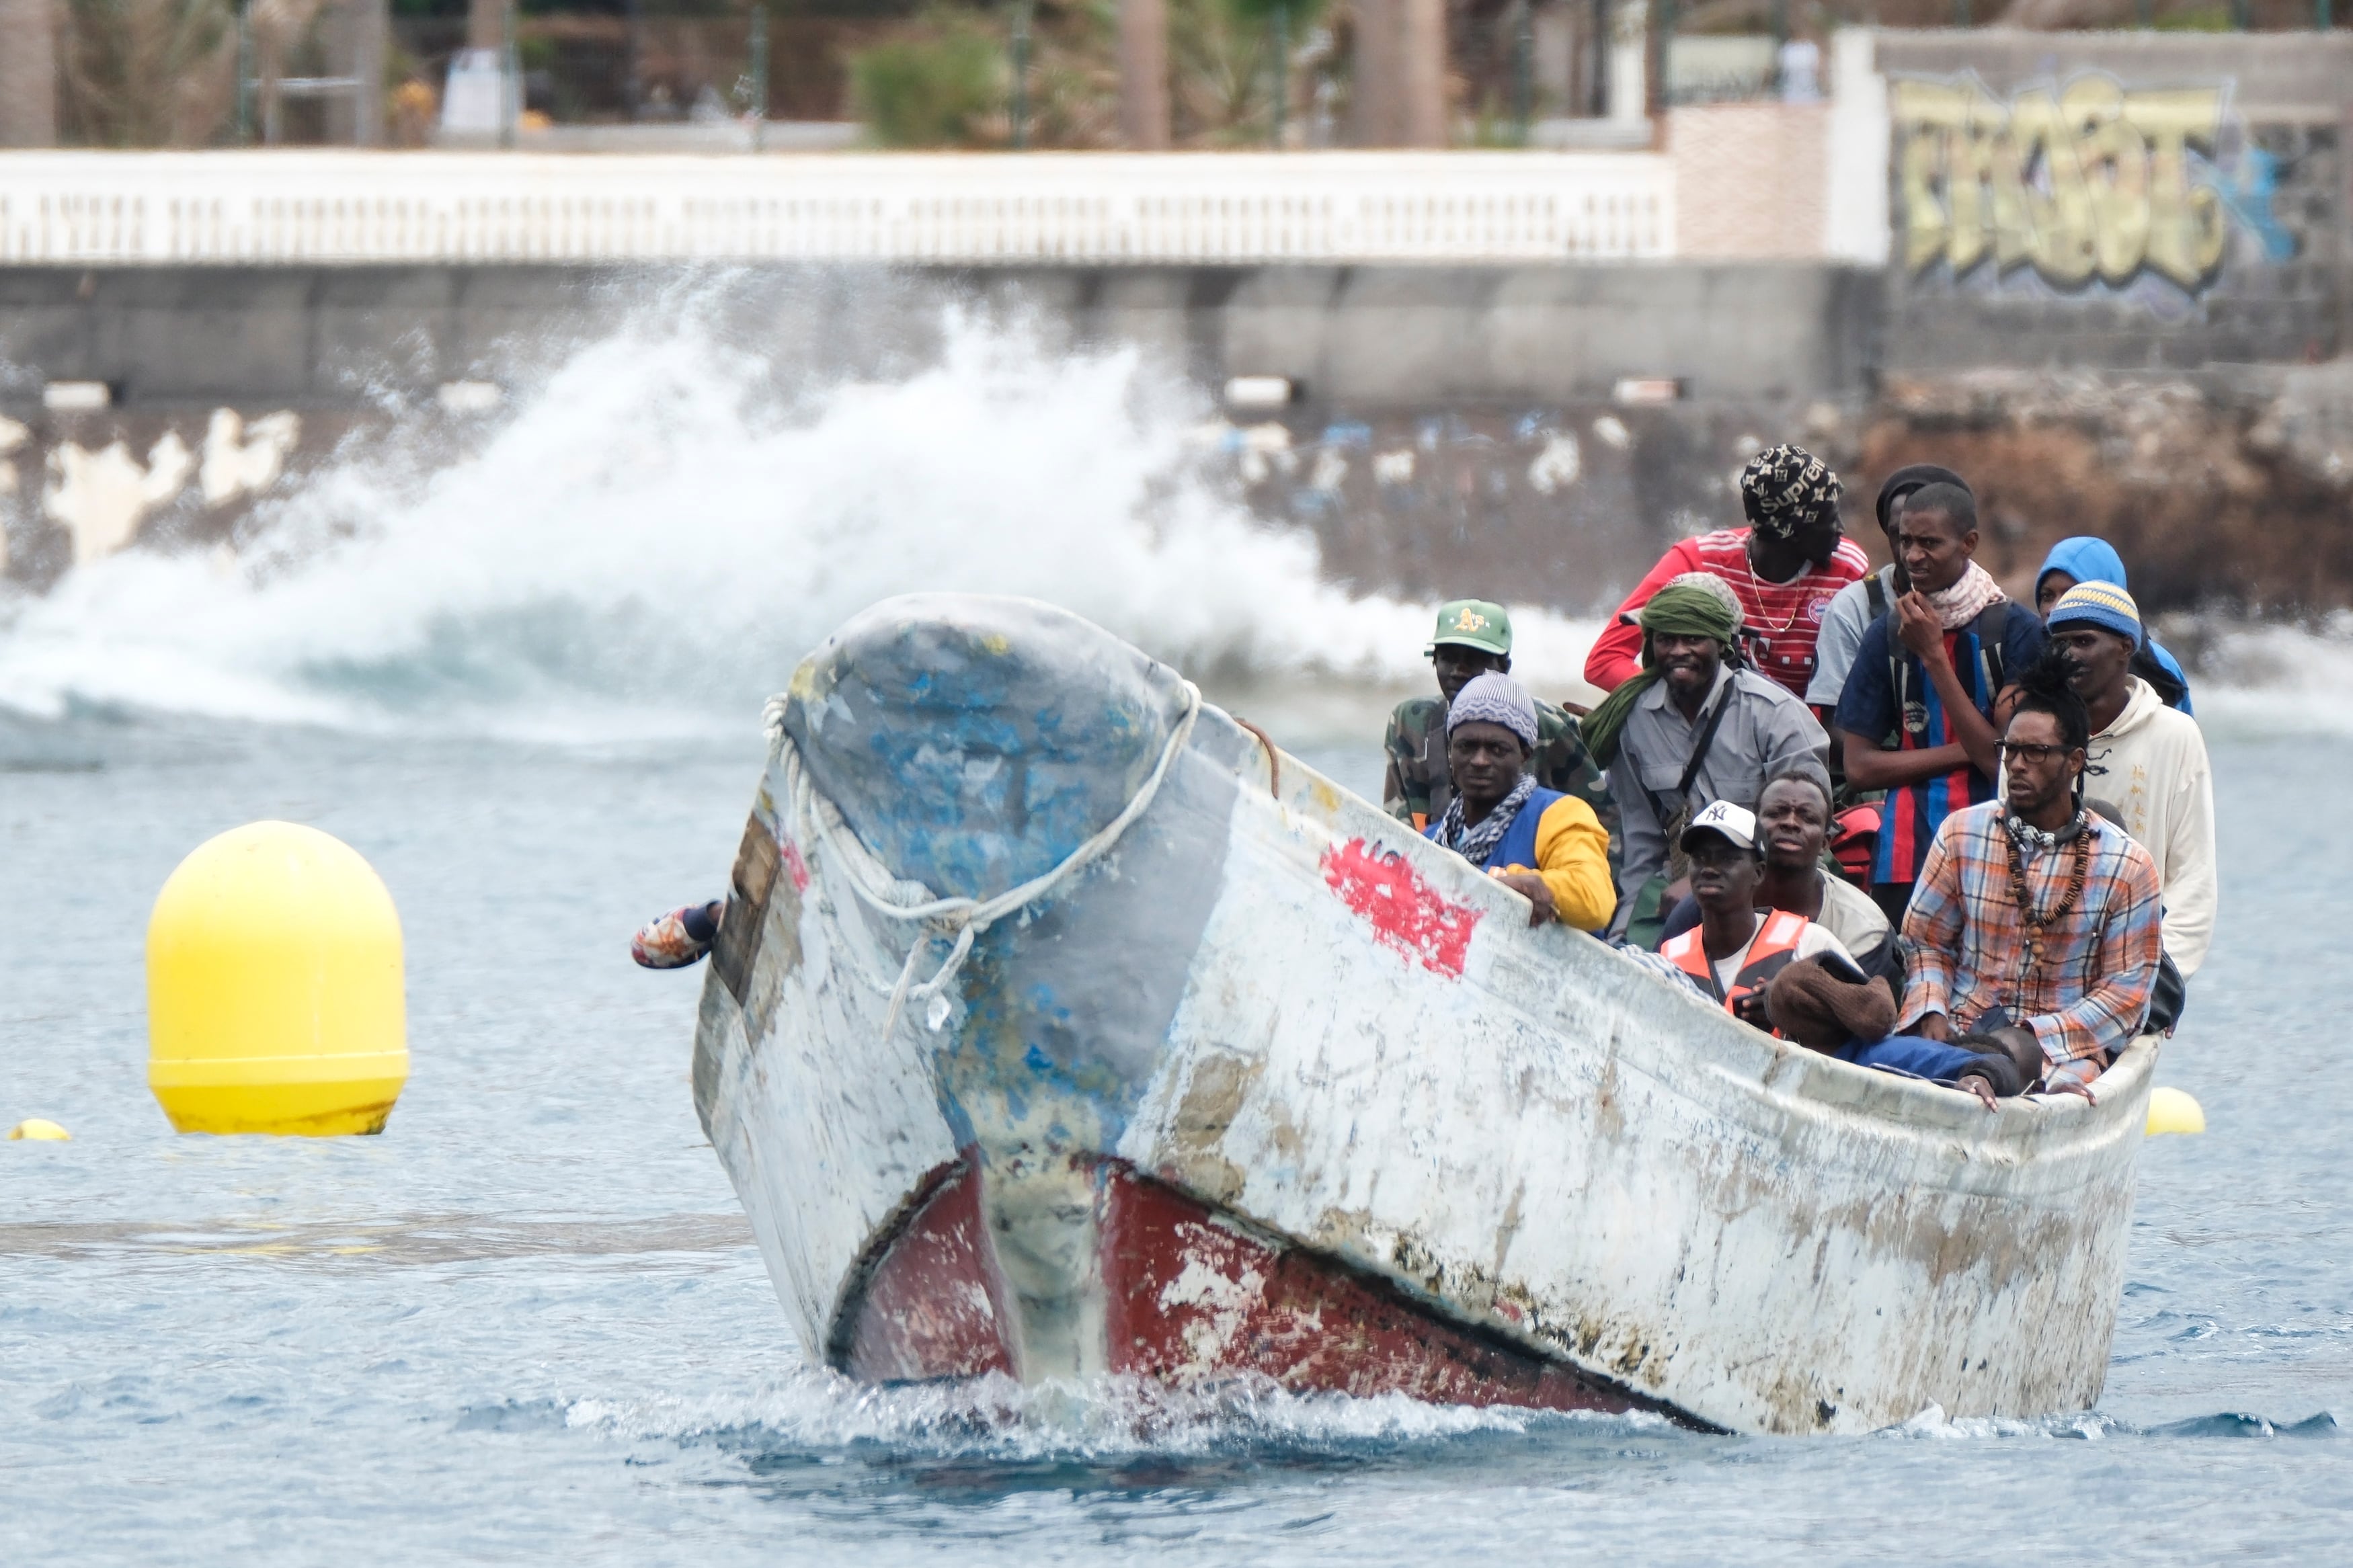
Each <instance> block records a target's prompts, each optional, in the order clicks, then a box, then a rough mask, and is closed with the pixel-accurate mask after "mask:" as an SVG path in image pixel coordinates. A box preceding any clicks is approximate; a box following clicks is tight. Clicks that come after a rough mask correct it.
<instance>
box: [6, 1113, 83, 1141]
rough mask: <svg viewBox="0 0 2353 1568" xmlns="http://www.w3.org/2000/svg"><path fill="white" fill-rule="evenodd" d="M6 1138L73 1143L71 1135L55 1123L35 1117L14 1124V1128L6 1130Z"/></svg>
mask: <svg viewBox="0 0 2353 1568" xmlns="http://www.w3.org/2000/svg"><path fill="white" fill-rule="evenodd" d="M8 1136H9V1137H10V1138H12V1139H14V1138H31V1139H34V1140H36V1141H37V1142H43V1143H70V1142H73V1134H72V1133H70V1132H69V1131H66V1130H65V1129H64V1128H62V1127H60V1126H58V1124H57V1123H56V1122H54V1121H44V1120H42V1119H41V1118H40V1117H37V1116H28V1117H26V1119H25V1120H24V1121H19V1122H18V1123H16V1126H14V1127H11V1128H10V1129H8Z"/></svg>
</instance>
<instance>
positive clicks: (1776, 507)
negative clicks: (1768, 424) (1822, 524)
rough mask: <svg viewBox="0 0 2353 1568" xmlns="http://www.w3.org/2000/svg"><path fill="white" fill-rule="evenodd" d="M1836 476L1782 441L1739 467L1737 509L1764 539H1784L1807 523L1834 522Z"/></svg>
mask: <svg viewBox="0 0 2353 1568" xmlns="http://www.w3.org/2000/svg"><path fill="white" fill-rule="evenodd" d="M1838 502H1839V477H1838V476H1837V475H1836V474H1834V473H1832V472H1831V469H1830V465H1829V464H1827V463H1825V462H1823V461H1822V460H1821V459H1820V458H1817V457H1815V456H1814V455H1813V454H1812V453H1811V452H1809V451H1807V450H1806V449H1805V448H1804V447H1794V446H1791V445H1790V444H1789V443H1788V442H1786V441H1784V442H1783V443H1782V444H1781V445H1779V446H1778V447H1766V448H1765V450H1763V451H1761V452H1759V453H1757V455H1756V456H1755V457H1753V458H1749V459H1748V466H1747V467H1746V468H1743V469H1741V470H1740V509H1741V510H1743V511H1745V512H1746V513H1747V514H1748V522H1749V526H1751V527H1753V528H1754V529H1756V530H1757V532H1758V533H1760V534H1763V535H1764V536H1765V537H1766V538H1767V539H1787V538H1788V537H1789V536H1790V535H1791V534H1794V533H1796V532H1797V531H1799V529H1801V528H1803V527H1805V526H1806V525H1807V524H1809V523H1810V522H1815V521H1823V520H1830V521H1836V519H1837V517H1838Z"/></svg>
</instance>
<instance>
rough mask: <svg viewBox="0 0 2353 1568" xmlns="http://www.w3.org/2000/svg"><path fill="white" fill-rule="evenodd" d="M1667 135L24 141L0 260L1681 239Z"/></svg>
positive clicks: (640, 257)
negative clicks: (484, 147) (1486, 141)
mask: <svg viewBox="0 0 2353 1568" xmlns="http://www.w3.org/2000/svg"><path fill="white" fill-rule="evenodd" d="M1673 192H1674V175H1673V171H1672V165H1671V163H1669V161H1668V160H1667V158H1666V157H1664V156H1662V155H1660V154H1654V153H1315V154H1305V155H1303V154H1288V155H1285V154H1261V153H1202V154H1192V153H1160V154H1151V153H1145V154H1130V153H1029V154H1026V155H1004V154H986V153H967V154H954V153H949V154H845V155H837V156H769V157H752V158H744V157H736V158H724V157H721V158H697V157H671V156H643V157H603V158H575V157H563V156H546V155H533V154H491V153H362V152H348V151H341V150H336V151H326V150H302V151H280V152H259V153H242V152H223V153H10V154H5V155H0V264H15V265H34V266H39V265H49V266H138V265H162V264H174V265H190V264H195V265H206V264H221V265H235V264H267V263H279V262H307V263H328V264H335V263H347V264H355V265H356V264H364V263H371V262H419V261H445V262H540V263H581V264H589V263H601V262H626V261H670V262H677V261H711V262H727V261H802V260H806V261H833V260H852V259H855V260H868V261H883V262H908V263H933V264H944V265H978V266H987V265H992V264H993V265H1010V264H1018V263H1025V262H1038V261H1082V262H1095V263H1105V264H1116V263H1123V262H1127V263H1144V262H1208V263H1219V262H1224V263H1236V264H1242V263H1251V262H1261V261H1293V262H1376V261H1378V262H1409V263H1410V262H1425V263H1446V262H1456V263H1461V262H1488V261H1499V260H1519V261H1561V260H1578V259H1597V260H1599V259H1609V260H1621V259H1630V258H1651V257H1665V256H1671V255H1672V254H1674V250H1675V235H1674V222H1675V219H1674V205H1675V204H1674V195H1673Z"/></svg>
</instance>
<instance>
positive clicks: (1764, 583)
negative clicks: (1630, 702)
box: [1585, 444, 1871, 698]
mask: <svg viewBox="0 0 2353 1568" xmlns="http://www.w3.org/2000/svg"><path fill="white" fill-rule="evenodd" d="M1838 502H1839V479H1838V476H1837V475H1836V474H1834V473H1832V472H1831V470H1830V468H1829V467H1828V465H1826V464H1824V463H1823V462H1822V460H1821V459H1820V458H1817V457H1815V456H1814V455H1813V454H1812V453H1810V452H1808V451H1807V450H1805V449H1804V448H1803V447H1792V446H1788V445H1787V444H1784V445H1782V446H1778V447H1769V448H1767V450H1765V451H1762V452H1759V453H1757V456H1756V457H1754V458H1750V459H1749V460H1748V466H1747V467H1746V468H1744V469H1742V470H1741V473H1740V505H1741V509H1742V510H1744V511H1746V513H1747V514H1748V523H1749V526H1748V527H1746V528H1720V529H1717V530H1716V531H1715V532H1713V533H1703V534H1701V535H1700V536H1699V537H1698V538H1697V539H1686V540H1684V541H1683V542H1682V543H1680V544H1678V545H1676V546H1675V547H1674V548H1673V549H1672V550H1670V551H1668V552H1666V554H1664V555H1662V556H1661V557H1660V558H1659V563H1658V564H1657V565H1656V566H1653V567H1651V571H1650V574H1649V575H1648V576H1646V577H1644V578H1643V579H1642V580H1641V583H1639V584H1636V585H1635V588H1634V591H1633V592H1632V593H1631V594H1629V595H1627V596H1626V602H1625V603H1624V604H1622V605H1619V606H1618V613H1617V614H1616V615H1615V616H1611V617H1610V621H1609V626H1608V628H1607V629H1606V630H1604V631H1603V632H1602V634H1601V635H1600V637H1597V638H1596V639H1595V640H1594V644H1593V651H1592V652H1591V653H1589V654H1588V655H1587V656H1586V659H1585V679H1588V680H1589V681H1591V682H1592V683H1593V684H1594V685H1596V686H1598V687H1599V688H1601V689H1602V690H1604V691H1615V690H1616V689H1618V687H1619V685H1620V683H1621V682H1623V681H1625V680H1627V679H1630V677H1632V676H1633V675H1634V674H1635V673H1636V672H1638V671H1639V670H1640V669H1641V668H1642V665H1641V658H1642V628H1641V626H1639V625H1638V624H1636V621H1635V616H1638V615H1639V614H1640V613H1641V608H1642V606H1643V605H1647V604H1649V603H1650V602H1651V595H1653V594H1655V593H1657V592H1658V591H1659V590H1660V589H1661V588H1663V587H1665V586H1666V585H1667V584H1669V583H1671V582H1672V581H1673V580H1674V579H1675V578H1677V577H1680V576H1682V575H1683V574H1684V573H1686V572H1705V573H1707V574H1710V575H1711V576H1715V577H1721V578H1723V579H1724V581H1725V583H1727V584H1730V585H1731V588H1732V591H1733V593H1734V594H1735V595H1738V597H1739V599H1740V607H1741V618H1742V620H1744V621H1745V622H1746V625H1747V630H1748V639H1747V648H1748V651H1749V662H1750V664H1751V666H1752V668H1755V669H1756V671H1757V674H1759V675H1762V676H1765V677H1767V679H1772V680H1776V681H1778V682H1779V683H1780V684H1781V685H1782V686H1784V687H1786V688H1788V690H1789V692H1790V694H1791V695H1793V696H1795V697H1799V698H1803V697H1804V696H1805V695H1806V684H1807V682H1808V681H1809V680H1810V679H1812V677H1813V673H1814V639H1815V638H1816V637H1819V636H1820V633H1821V625H1822V612H1823V611H1824V610H1826V609H1828V608H1829V607H1830V602H1831V596H1832V595H1835V594H1837V592H1838V591H1839V590H1840V589H1841V588H1843V587H1845V586H1846V585H1847V584H1849V583H1858V582H1861V581H1862V578H1863V577H1864V576H1865V575H1866V574H1869V572H1870V570H1871V561H1870V558H1869V557H1868V556H1866V555H1864V554H1863V552H1862V549H1861V547H1860V546H1858V545H1857V544H1856V543H1855V542H1853V541H1852V540H1851V539H1849V538H1847V537H1846V535H1845V533H1844V532H1843V531H1841V528H1840V527H1839V511H1838Z"/></svg>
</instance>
